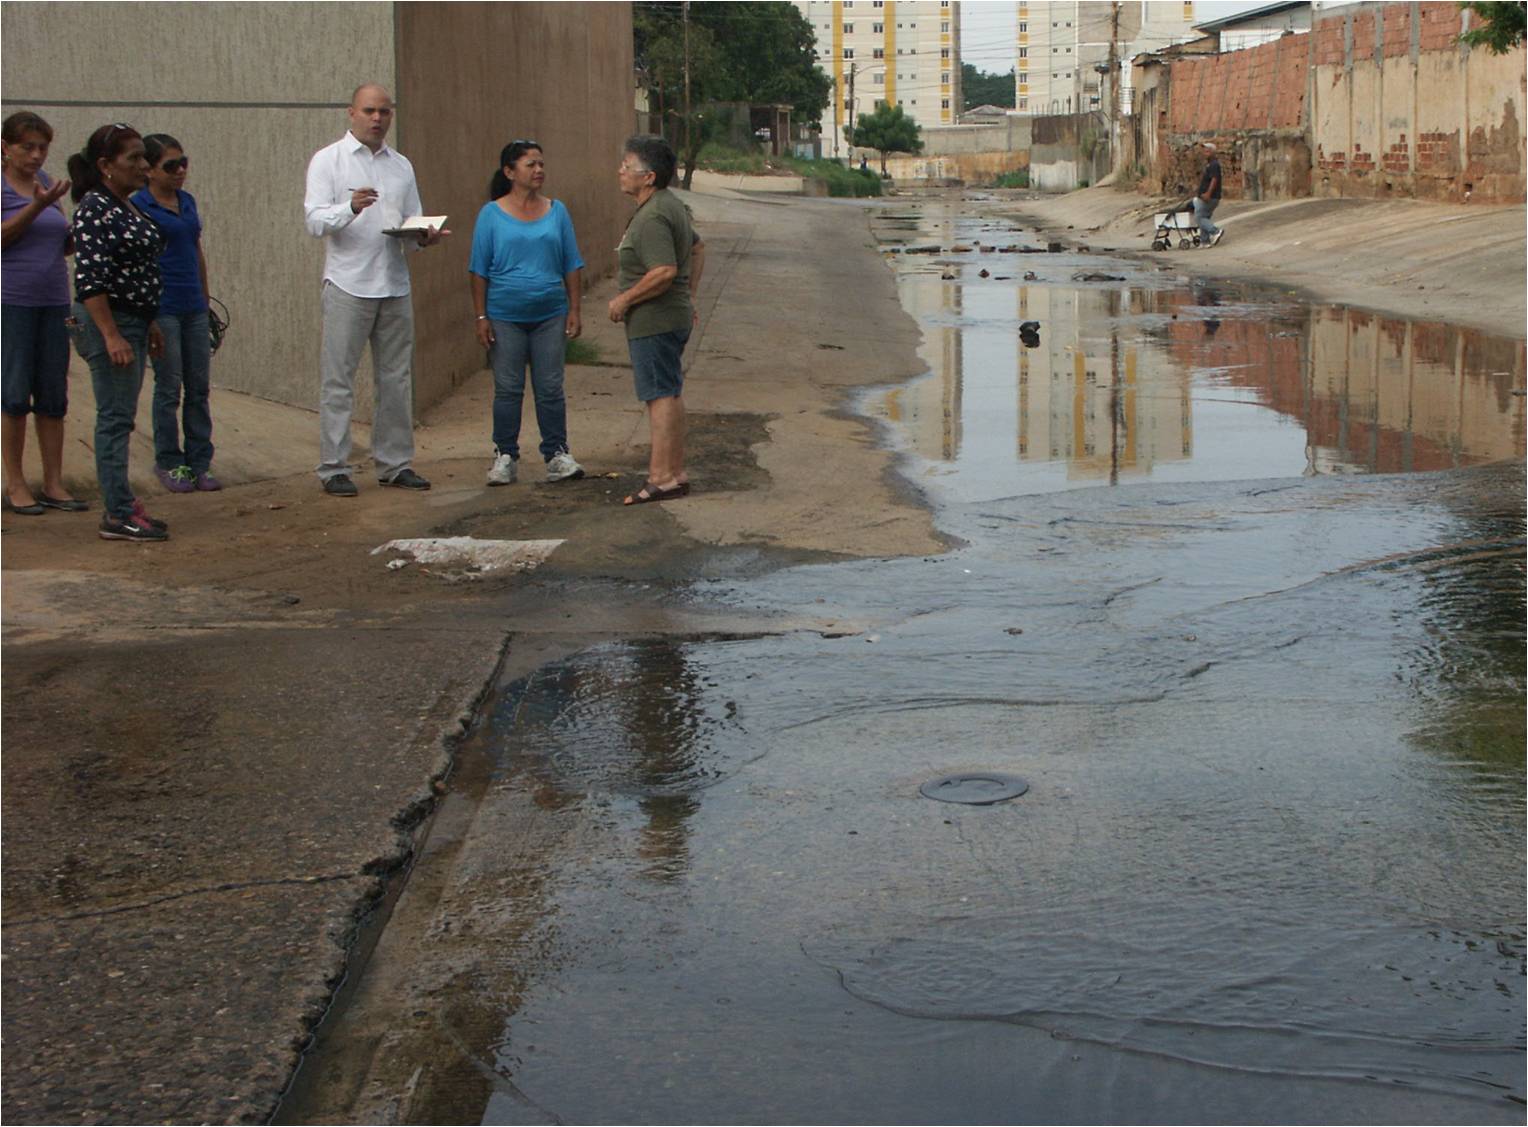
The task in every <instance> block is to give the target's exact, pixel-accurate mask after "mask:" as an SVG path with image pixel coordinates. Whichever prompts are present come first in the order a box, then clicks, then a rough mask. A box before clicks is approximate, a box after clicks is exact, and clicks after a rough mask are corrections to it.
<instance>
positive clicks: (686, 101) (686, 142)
mask: <svg viewBox="0 0 1528 1127" xmlns="http://www.w3.org/2000/svg"><path fill="white" fill-rule="evenodd" d="M680 8H681V10H682V11H683V13H684V151H685V155H686V156H688V155H689V154H690V152H691V149H690V0H684V3H683V4H681V5H680ZM1116 15H1117V13H1116Z"/></svg>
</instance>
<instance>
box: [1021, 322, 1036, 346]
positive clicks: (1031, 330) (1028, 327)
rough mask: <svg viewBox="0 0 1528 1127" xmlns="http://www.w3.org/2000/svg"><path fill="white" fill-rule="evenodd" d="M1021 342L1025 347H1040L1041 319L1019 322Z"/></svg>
mask: <svg viewBox="0 0 1528 1127" xmlns="http://www.w3.org/2000/svg"><path fill="white" fill-rule="evenodd" d="M1019 343H1020V344H1022V345H1023V346H1024V347H1025V348H1039V347H1040V322H1039V321H1021V322H1019Z"/></svg>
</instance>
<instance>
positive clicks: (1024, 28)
mask: <svg viewBox="0 0 1528 1127" xmlns="http://www.w3.org/2000/svg"><path fill="white" fill-rule="evenodd" d="M1028 30H1029V25H1028V24H1027V23H1025V22H1024V21H1023V20H1020V21H1019V31H1020V33H1023V32H1026V31H1028Z"/></svg>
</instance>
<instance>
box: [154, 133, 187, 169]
mask: <svg viewBox="0 0 1528 1127" xmlns="http://www.w3.org/2000/svg"><path fill="white" fill-rule="evenodd" d="M171 149H179V150H180V151H181V152H185V151H186V146H184V145H182V144H181V143H180V142H179V141H177V140H176V139H175V138H174V137H171V136H170V135H169V134H168V133H150V134H149V135H148V136H147V137H145V138H144V139H143V155H144V156H145V157H147V158H148V162H149V167H150V168H157V167H158V166H159V162H160V161H161V160H163V159H164V155H165V153H167V152H169V151H170V150H171Z"/></svg>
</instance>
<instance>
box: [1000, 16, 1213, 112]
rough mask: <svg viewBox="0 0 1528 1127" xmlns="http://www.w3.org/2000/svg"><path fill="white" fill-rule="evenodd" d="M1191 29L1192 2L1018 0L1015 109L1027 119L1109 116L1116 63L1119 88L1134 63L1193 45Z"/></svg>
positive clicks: (1116, 79) (1126, 108) (1193, 34)
mask: <svg viewBox="0 0 1528 1127" xmlns="http://www.w3.org/2000/svg"><path fill="white" fill-rule="evenodd" d="M1193 24H1194V5H1193V0H1128V2H1111V0H1018V21H1017V36H1018V43H1017V47H1018V51H1017V54H1018V58H1017V60H1016V66H1015V74H1014V84H1015V87H1016V89H1015V91H1014V96H1015V98H1016V101H1015V102H1014V105H1015V106H1016V107H1018V111H1019V113H1028V114H1053V113H1082V112H1084V111H1087V110H1098V109H1103V110H1107V109H1109V107H1108V106H1107V105H1105V102H1104V100H1105V99H1107V98H1109V97H1110V94H1109V90H1108V81H1109V80H1107V79H1106V78H1105V76H1106V75H1107V74H1109V73H1110V71H1109V61H1110V58H1111V55H1112V57H1113V59H1114V62H1115V69H1114V71H1113V75H1114V78H1113V80H1114V81H1119V80H1120V77H1119V76H1120V74H1121V68H1122V67H1124V68H1126V69H1128V63H1129V60H1130V59H1131V58H1133V57H1134V56H1135V55H1138V54H1141V53H1143V52H1146V51H1160V50H1161V49H1162V48H1164V47H1167V46H1170V45H1171V44H1173V43H1181V42H1183V41H1185V40H1187V39H1192V38H1194V36H1195V34H1196V33H1195V32H1194V30H1193ZM1120 108H1121V111H1122V112H1123V111H1125V110H1128V108H1129V107H1128V106H1121V107H1120Z"/></svg>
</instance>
